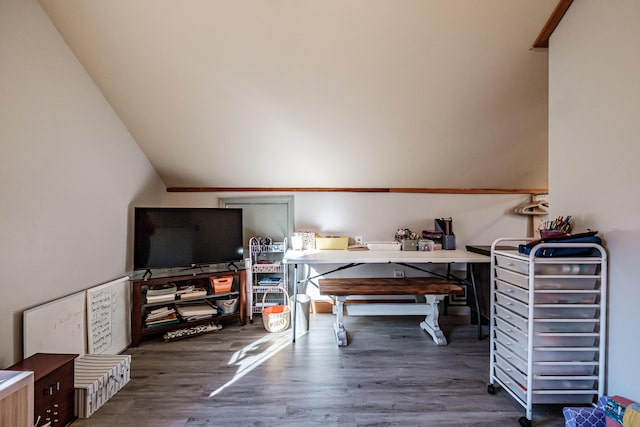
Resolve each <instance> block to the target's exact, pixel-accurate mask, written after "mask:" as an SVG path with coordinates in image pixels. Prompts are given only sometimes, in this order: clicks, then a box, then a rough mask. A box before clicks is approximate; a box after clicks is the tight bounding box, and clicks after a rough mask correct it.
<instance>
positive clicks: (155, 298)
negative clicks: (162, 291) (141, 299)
mask: <svg viewBox="0 0 640 427" xmlns="http://www.w3.org/2000/svg"><path fill="white" fill-rule="evenodd" d="M175 299H176V294H166V295H147V303H149V304H151V303H155V302H167V301H173V300H175Z"/></svg>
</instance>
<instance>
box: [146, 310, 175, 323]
mask: <svg viewBox="0 0 640 427" xmlns="http://www.w3.org/2000/svg"><path fill="white" fill-rule="evenodd" d="M175 313H176V310H175V309H174V308H170V307H162V309H158V310H151V311H148V312H147V317H146V321H147V322H149V321H154V320H159V319H163V318H165V317H170V316H171V315H175Z"/></svg>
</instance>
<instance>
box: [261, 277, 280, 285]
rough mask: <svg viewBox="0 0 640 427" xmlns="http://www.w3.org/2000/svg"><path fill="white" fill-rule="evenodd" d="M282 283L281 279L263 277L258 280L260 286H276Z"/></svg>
mask: <svg viewBox="0 0 640 427" xmlns="http://www.w3.org/2000/svg"><path fill="white" fill-rule="evenodd" d="M280 283H282V278H281V277H262V278H260V279H259V280H258V284H259V285H260V286H275V285H279V284H280Z"/></svg>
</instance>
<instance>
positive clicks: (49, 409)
mask: <svg viewBox="0 0 640 427" xmlns="http://www.w3.org/2000/svg"><path fill="white" fill-rule="evenodd" d="M76 357H78V355H77V354H58V353H36V354H34V355H33V356H30V357H28V358H26V359H24V360H22V361H21V362H18V363H16V364H15V365H13V366H10V367H9V368H7V369H8V370H13V371H33V376H34V378H33V381H34V422H35V423H39V424H40V425H42V424H45V423H47V422H51V427H57V426H65V425H68V424H70V423H71V422H72V421H73V420H74V418H75V416H74V413H73V412H74V411H73V407H74V388H73V361H74V359H75V358H76Z"/></svg>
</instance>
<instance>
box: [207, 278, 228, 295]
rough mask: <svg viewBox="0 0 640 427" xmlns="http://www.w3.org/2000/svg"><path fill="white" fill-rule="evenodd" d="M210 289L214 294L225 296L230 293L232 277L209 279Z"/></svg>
mask: <svg viewBox="0 0 640 427" xmlns="http://www.w3.org/2000/svg"><path fill="white" fill-rule="evenodd" d="M209 280H210V281H211V287H212V288H213V293H214V294H225V293H229V292H231V286H232V285H233V276H219V277H210V278H209Z"/></svg>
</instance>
